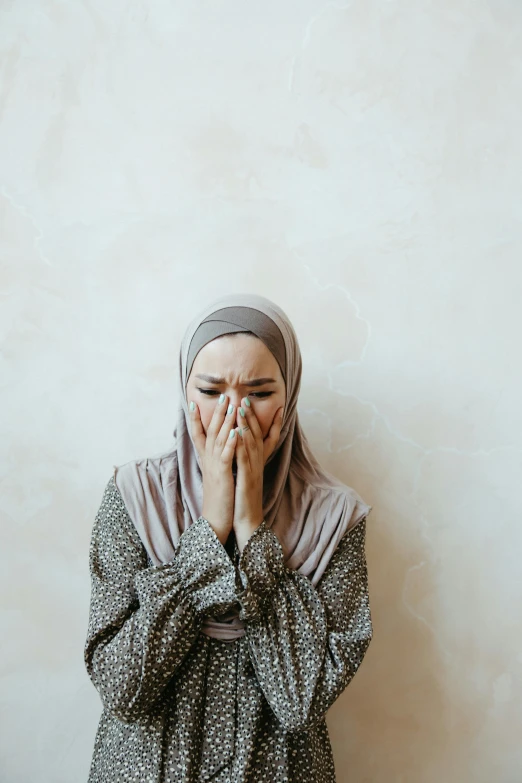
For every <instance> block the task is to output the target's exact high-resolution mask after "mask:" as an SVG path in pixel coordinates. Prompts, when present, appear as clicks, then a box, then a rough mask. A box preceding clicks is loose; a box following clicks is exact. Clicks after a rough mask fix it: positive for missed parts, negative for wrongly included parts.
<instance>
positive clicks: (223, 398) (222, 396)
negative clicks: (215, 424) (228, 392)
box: [219, 394, 225, 403]
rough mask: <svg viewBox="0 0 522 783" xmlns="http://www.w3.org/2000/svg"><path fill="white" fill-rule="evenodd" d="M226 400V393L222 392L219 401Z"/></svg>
mask: <svg viewBox="0 0 522 783" xmlns="http://www.w3.org/2000/svg"><path fill="white" fill-rule="evenodd" d="M224 401H225V395H224V394H220V395H219V402H220V403H222V402H224Z"/></svg>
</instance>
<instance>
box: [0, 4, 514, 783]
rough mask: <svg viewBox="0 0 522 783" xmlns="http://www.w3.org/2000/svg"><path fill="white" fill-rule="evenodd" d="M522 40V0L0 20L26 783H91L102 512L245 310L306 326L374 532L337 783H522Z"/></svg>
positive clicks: (323, 453) (343, 468) (312, 398)
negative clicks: (235, 296)
mask: <svg viewBox="0 0 522 783" xmlns="http://www.w3.org/2000/svg"><path fill="white" fill-rule="evenodd" d="M521 36H522V6H521V4H520V3H518V2H516V1H515V0H512V1H511V2H510V1H509V0H498V2H485V1H484V2H475V1H474V2H471V0H441V2H438V3H431V2H428V0H415V2H414V0H388V2H374V1H373V0H351V1H350V2H344V3H343V2H342V1H341V0H339V2H324V0H321V1H319V0H290V1H288V2H284V0H283V2H281V1H279V2H278V1H277V0H266V2H263V3H245V2H239V0H230V2H221V1H220V0H213V2H210V0H202V1H201V2H189V0H183V1H182V2H173V0H169V1H168V2H167V0H155V1H154V2H152V0H126V2H121V1H120V0H112V2H102V0H77V1H73V2H70V1H69V0H67V1H66V0H38V1H37V0H32V2H31V0H27V2H14V0H11V2H9V1H8V0H4V2H2V3H1V4H0V49H1V76H0V222H1V230H0V241H1V254H2V273H1V284H0V290H1V302H2V307H1V311H0V319H1V327H2V359H1V369H2V373H1V375H2V381H1V384H2V414H3V416H2V438H1V441H0V443H1V445H0V448H1V469H2V481H1V512H2V533H3V541H4V545H3V546H2V548H1V552H0V573H1V580H2V584H1V596H2V602H3V612H2V620H1V630H2V652H1V665H2V669H1V678H2V679H1V698H2V702H3V706H2V710H3V715H4V717H3V723H4V725H3V728H2V731H1V732H0V746H1V761H0V765H1V766H0V778H1V779H2V781H6V783H32V782H33V781H34V780H38V781H40V783H71V781H82V780H86V777H87V770H88V766H89V762H90V757H91V752H92V744H93V739H94V733H95V729H96V724H97V719H98V716H99V713H100V703H99V699H98V696H97V693H96V691H95V690H94V688H93V686H92V685H91V683H90V681H89V680H88V679H87V675H86V673H85V671H84V668H83V659H82V655H83V642H84V638H85V632H86V623H87V612H88V601H89V576H88V569H87V550H88V543H89V537H90V532H91V527H92V523H93V519H94V515H95V513H96V510H97V508H98V506H99V503H100V501H101V495H102V491H103V488H104V486H105V483H106V481H107V480H108V478H109V476H110V474H111V470H112V465H113V464H118V463H121V462H124V461H127V460H128V459H132V458H136V457H140V456H146V455H148V454H155V453H158V452H159V451H161V450H163V449H166V448H168V447H169V446H170V445H171V443H172V440H171V432H172V428H173V426H174V421H175V411H176V400H175V398H174V366H175V362H176V361H177V351H178V344H179V339H180V337H181V334H182V332H183V329H184V328H185V325H186V323H187V321H188V320H189V319H190V318H191V317H192V316H193V314H194V311H195V309H196V308H198V307H199V306H200V305H201V304H202V303H204V302H206V301H207V300H209V299H210V298H212V297H214V296H216V295H218V294H221V293H225V292H230V291H256V292H259V293H261V294H263V295H265V296H268V297H271V298H273V299H274V300H275V301H277V302H278V303H279V304H280V305H281V306H282V307H283V308H284V309H285V310H286V311H287V313H288V314H289V316H290V317H291V318H292V319H293V322H294V324H295V327H296V330H297V332H298V335H299V337H300V342H301V347H302V352H303V359H304V376H303V386H302V394H301V401H300V414H301V417H302V423H303V426H304V427H305V431H306V432H307V433H308V436H309V438H310V440H311V441H312V444H313V446H314V448H315V451H316V454H317V456H318V457H319V459H320V460H321V461H322V462H323V463H324V464H325V466H327V467H328V468H329V469H331V470H332V471H334V472H335V473H336V475H338V476H339V477H341V478H343V479H344V480H345V481H346V482H347V483H350V484H352V485H353V486H355V487H356V489H358V490H359V491H360V492H361V494H362V495H363V497H365V498H366V499H367V500H368V501H369V502H370V503H372V504H373V506H374V510H373V512H372V515H371V518H370V519H371V521H369V524H368V560H369V568H370V579H371V593H372V606H373V618H374V625H375V636H374V640H373V642H372V645H371V647H370V650H369V652H368V655H367V657H366V659H365V661H364V663H363V666H362V667H361V669H360V671H359V673H358V674H357V676H356V678H355V679H354V681H353V683H352V684H351V685H350V687H349V688H348V689H347V690H346V691H345V693H344V694H343V695H342V696H341V697H340V699H339V700H338V702H337V703H336V704H335V705H334V707H333V708H332V710H331V711H330V713H329V714H328V725H329V727H330V731H331V736H332V742H333V744H334V752H335V758H336V766H337V770H338V780H339V783H440V781H444V783H492V781H495V783H516V782H517V781H520V779H521V778H522V751H521V750H520V735H521V732H522V687H521V669H522V654H521V652H520V651H521V649H522V627H521V611H520V609H521V598H522V577H521V574H522V569H521V567H520V558H521V555H522V525H521V501H520V490H519V485H520V475H521V469H522V435H521V424H522V408H521V406H520V395H521V383H520V382H521V374H522V373H521V365H520V348H519V345H518V343H519V340H518V337H519V335H520V330H521V328H522V310H521V308H520V300H521V283H522V279H521V278H522V272H521V264H520V257H521V249H522V248H521V244H522V243H521V228H520V225H521V224H520V220H521V212H522V209H521V197H520V192H521V191H520V182H521V179H522V152H521V146H520V136H521V132H522V116H521V115H522V102H521V100H520V96H521V94H522V54H521V52H522V50H521V47H520V40H521Z"/></svg>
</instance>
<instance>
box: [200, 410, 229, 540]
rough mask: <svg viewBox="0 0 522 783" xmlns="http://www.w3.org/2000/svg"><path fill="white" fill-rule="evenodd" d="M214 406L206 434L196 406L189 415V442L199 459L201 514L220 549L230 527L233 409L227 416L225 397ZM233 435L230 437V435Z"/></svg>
mask: <svg viewBox="0 0 522 783" xmlns="http://www.w3.org/2000/svg"><path fill="white" fill-rule="evenodd" d="M223 396H224V400H223V401H222V402H219V401H218V402H217V404H216V407H215V408H214V413H213V415H212V419H211V420H210V424H209V426H208V428H207V434H206V435H205V430H204V429H203V424H202V422H201V416H200V413H199V408H198V406H197V404H196V403H192V404H193V405H194V410H193V411H191V410H190V407H191V406H190V405H189V415H190V419H191V425H192V439H193V441H194V443H195V446H196V450H197V452H198V455H199V461H200V465H201V472H202V474H203V511H202V515H203V516H204V517H205V519H207V520H208V522H209V523H210V525H211V526H212V528H213V529H214V532H215V533H216V535H217V537H218V538H219V540H220V541H221V543H222V544H223V545H224V544H225V543H226V540H227V538H228V536H229V534H230V531H231V530H232V527H233V520H234V498H235V481H234V476H233V474H232V460H233V459H234V454H235V451H236V442H237V439H238V434H237V430H236V427H235V426H234V425H235V414H236V409H235V406H233V405H232V410H231V411H230V413H229V412H228V409H229V405H228V397H227V396H226V395H223ZM231 432H233V433H234V435H233V436H232V437H230V433H231Z"/></svg>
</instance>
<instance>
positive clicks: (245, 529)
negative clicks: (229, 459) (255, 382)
mask: <svg viewBox="0 0 522 783" xmlns="http://www.w3.org/2000/svg"><path fill="white" fill-rule="evenodd" d="M240 410H243V411H244V413H245V416H244V417H243V416H241V413H240ZM283 411H284V408H279V409H278V410H277V411H276V413H275V416H274V418H273V420H272V425H271V427H270V430H269V431H268V435H267V436H266V438H265V439H263V433H262V432H261V427H260V426H259V422H258V420H257V416H256V414H255V413H254V411H253V409H252V408H251V407H249V406H248V405H247V404H246V402H245V398H243V400H242V405H241V409H239V408H238V411H237V426H238V427H239V428H240V429H241V430H243V428H245V427H247V428H248V429H246V430H245V431H244V432H243V434H242V435H239V433H238V441H237V443H236V461H237V478H236V494H235V502H234V523H233V527H234V533H235V536H236V540H237V545H238V548H239V551H240V552H242V551H243V547H244V546H245V544H246V542H247V541H248V539H249V538H250V536H251V535H252V533H253V532H254V530H256V528H258V527H259V525H260V524H261V522H262V521H263V519H264V514H263V473H264V468H265V464H266V461H267V459H268V458H269V456H270V455H271V454H272V452H273V451H274V449H275V447H276V445H277V442H278V440H279V436H280V434H281V426H282V424H283Z"/></svg>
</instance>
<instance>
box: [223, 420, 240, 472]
mask: <svg viewBox="0 0 522 783" xmlns="http://www.w3.org/2000/svg"><path fill="white" fill-rule="evenodd" d="M238 440H239V438H238V434H237V430H236V428H235V427H232V428H231V429H229V432H228V436H227V440H226V443H225V446H224V448H223V451H222V452H221V457H220V459H221V461H222V462H225V463H226V464H227V465H229V464H231V463H232V460H233V458H234V453H235V450H236V447H237V442H238Z"/></svg>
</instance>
